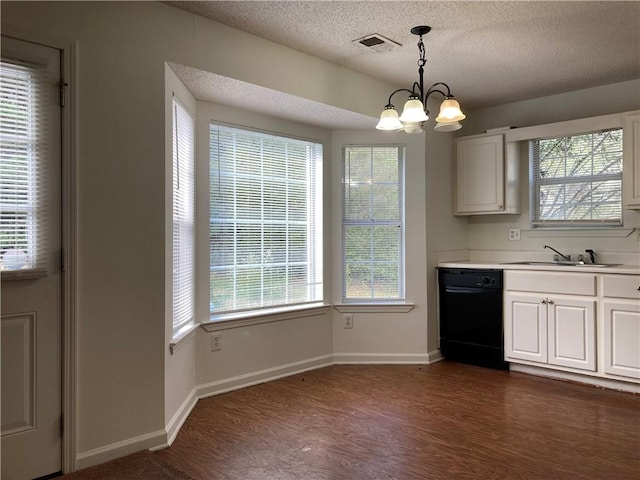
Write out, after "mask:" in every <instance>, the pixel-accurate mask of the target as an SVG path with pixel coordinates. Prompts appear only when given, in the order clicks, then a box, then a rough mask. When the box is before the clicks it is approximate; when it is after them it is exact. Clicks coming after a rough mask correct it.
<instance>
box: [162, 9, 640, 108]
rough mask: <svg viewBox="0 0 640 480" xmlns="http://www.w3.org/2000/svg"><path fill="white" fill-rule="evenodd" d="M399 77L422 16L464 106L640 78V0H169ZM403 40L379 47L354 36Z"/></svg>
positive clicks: (406, 82) (403, 79)
mask: <svg viewBox="0 0 640 480" xmlns="http://www.w3.org/2000/svg"><path fill="white" fill-rule="evenodd" d="M165 3H168V4H169V5H172V6H175V7H177V8H181V9H183V10H187V11H190V12H192V13H195V14H198V15H202V16H204V17H207V18H210V19H212V20H215V21H218V22H220V23H224V24H226V25H229V26H231V27H234V28H236V29H239V30H243V31H246V32H249V33H251V34H254V35H256V36H258V37H262V38H265V39H267V40H270V41H273V42H276V43H279V44H282V45H285V46H288V47H290V48H294V49H297V50H300V51H302V52H305V53H308V54H310V55H314V56H316V57H319V58H323V59H325V60H328V61H330V62H332V63H336V64H339V65H343V66H345V67H347V68H350V69H352V70H356V71H359V72H362V73H365V74H367V75H370V76H372V77H375V78H378V79H380V80H383V81H386V82H389V83H391V84H393V85H397V86H398V87H410V86H411V85H412V84H413V82H414V81H415V80H417V66H416V62H417V58H418V51H417V48H416V42H417V37H416V36H414V35H412V34H411V33H410V29H411V27H413V26H415V25H429V26H431V27H432V30H431V32H430V33H429V34H427V35H426V36H425V37H424V42H425V47H426V51H427V65H426V67H425V83H426V84H427V85H429V84H431V83H434V82H436V81H444V82H446V83H448V84H449V85H450V86H451V89H452V91H453V93H454V94H455V95H456V98H458V100H460V102H461V104H463V107H464V108H465V110H469V109H474V108H480V107H485V106H491V105H500V104H504V103H509V102H514V101H520V100H526V99H531V98H537V97H541V96H546V95H552V94H556V93H562V92H566V91H571V90H577V89H581V88H588V87H594V86H598V85H605V84H610V83H616V82H620V81H625V80H630V79H634V78H640V1H624V2H609V1H600V2H581V1H568V2H560V1H544V2H528V1H502V2H485V1H470V2H469V1H412V2H404V1H343V2H334V1H296V2H290V1H251V0H245V1H199V2H189V1H181V2H165ZM372 33H378V34H380V35H382V36H384V37H386V38H389V39H391V40H393V41H395V42H397V43H400V44H401V45H402V46H401V47H400V48H398V49H395V50H393V51H391V52H386V53H376V52H371V51H368V50H367V49H365V48H364V47H362V46H359V45H354V44H353V43H352V41H353V40H354V39H357V38H360V37H363V36H365V35H369V34H372Z"/></svg>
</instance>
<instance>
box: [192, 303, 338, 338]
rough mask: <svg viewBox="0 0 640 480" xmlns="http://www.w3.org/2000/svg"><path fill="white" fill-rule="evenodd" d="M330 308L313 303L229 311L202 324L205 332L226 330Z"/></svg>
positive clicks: (297, 316) (300, 315)
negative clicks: (257, 309)
mask: <svg viewBox="0 0 640 480" xmlns="http://www.w3.org/2000/svg"><path fill="white" fill-rule="evenodd" d="M330 308H331V305H326V304H324V303H314V304H311V305H299V306H295V307H283V308H273V309H268V310H261V311H259V312H256V311H253V312H242V313H231V314H227V315H216V316H212V317H211V318H210V320H209V321H208V322H205V323H203V324H202V328H204V329H205V330H206V331H207V332H215V331H218V330H228V329H230V328H238V327H248V326H251V325H258V324H261V323H271V322H281V321H283V320H290V319H293V318H302V317H313V316H316V315H323V314H325V313H327V311H328V310H329V309H330Z"/></svg>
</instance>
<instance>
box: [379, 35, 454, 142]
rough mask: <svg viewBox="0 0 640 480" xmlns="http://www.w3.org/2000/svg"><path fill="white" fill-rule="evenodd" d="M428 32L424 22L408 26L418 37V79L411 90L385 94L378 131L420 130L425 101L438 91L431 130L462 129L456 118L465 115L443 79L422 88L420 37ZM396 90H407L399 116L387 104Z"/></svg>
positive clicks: (426, 112) (423, 60)
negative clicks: (434, 122)
mask: <svg viewBox="0 0 640 480" xmlns="http://www.w3.org/2000/svg"><path fill="white" fill-rule="evenodd" d="M430 31H431V27H428V26H426V25H422V26H418V27H413V28H412V29H411V33H413V34H414V35H418V36H419V37H420V40H418V51H419V52H420V58H419V59H418V76H419V80H418V81H417V82H414V83H413V87H412V88H411V90H408V89H406V88H400V89H398V90H396V91H394V92H393V93H391V95H389V101H388V102H387V105H386V106H385V107H384V110H383V111H382V114H381V115H380V121H379V122H378V125H376V128H377V129H378V130H391V131H398V130H403V131H405V132H406V133H420V132H422V131H423V130H422V125H423V124H424V122H426V121H427V120H428V119H429V110H427V100H428V99H429V96H430V95H431V94H433V93H439V94H440V95H442V96H443V97H444V101H443V102H442V104H441V105H440V113H439V114H438V116H437V117H436V126H435V127H434V130H436V131H438V132H452V131H454V130H458V129H460V128H462V125H461V124H460V121H461V120H464V119H465V118H466V115H465V114H464V113H462V110H460V104H459V103H458V102H457V101H456V99H455V98H454V96H453V95H451V90H450V89H449V85H447V84H446V83H443V82H437V83H434V84H433V85H431V86H430V87H429V88H428V89H427V90H426V91H425V90H424V65H425V64H426V63H427V59H426V54H425V49H424V43H423V42H422V36H423V35H425V34H427V33H429V32H430ZM398 92H408V93H409V99H408V100H407V102H406V103H405V104H404V109H403V111H402V115H400V116H398V112H397V111H396V108H395V107H394V106H393V104H392V103H391V98H392V97H393V96H394V95H395V94H396V93H398Z"/></svg>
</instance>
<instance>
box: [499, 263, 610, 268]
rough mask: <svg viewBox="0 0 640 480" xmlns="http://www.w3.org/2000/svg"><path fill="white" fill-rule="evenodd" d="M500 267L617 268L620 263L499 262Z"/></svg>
mask: <svg viewBox="0 0 640 480" xmlns="http://www.w3.org/2000/svg"><path fill="white" fill-rule="evenodd" d="M500 265H553V266H556V267H601V268H606V267H619V266H620V265H622V264H621V263H584V262H527V261H524V262H501V263H500Z"/></svg>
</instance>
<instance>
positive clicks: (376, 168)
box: [342, 145, 404, 301]
mask: <svg viewBox="0 0 640 480" xmlns="http://www.w3.org/2000/svg"><path fill="white" fill-rule="evenodd" d="M342 163H343V169H344V171H343V179H344V181H343V191H342V193H343V194H342V204H343V208H342V254H343V272H342V274H343V282H342V285H343V292H342V294H343V300H344V301H359V300H399V299H403V298H404V146H402V145H375V146H367V145H364V146H360V145H354V146H345V147H343V149H342Z"/></svg>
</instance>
